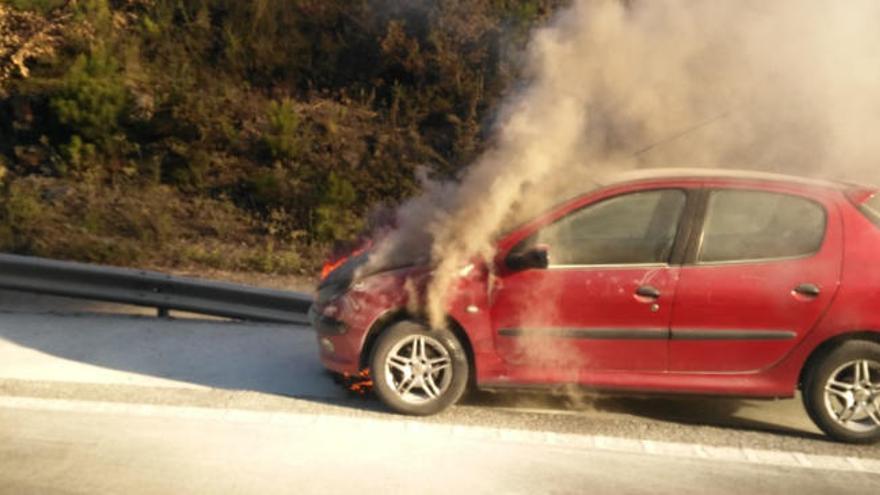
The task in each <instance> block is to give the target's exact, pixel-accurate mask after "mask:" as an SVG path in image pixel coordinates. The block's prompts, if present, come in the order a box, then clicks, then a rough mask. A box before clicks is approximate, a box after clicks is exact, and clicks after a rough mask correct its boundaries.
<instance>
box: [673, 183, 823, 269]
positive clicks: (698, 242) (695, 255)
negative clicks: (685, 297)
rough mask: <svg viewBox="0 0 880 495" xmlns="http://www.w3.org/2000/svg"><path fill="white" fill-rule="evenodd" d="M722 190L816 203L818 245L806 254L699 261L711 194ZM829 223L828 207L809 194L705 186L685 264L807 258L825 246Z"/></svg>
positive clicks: (700, 265)
mask: <svg viewBox="0 0 880 495" xmlns="http://www.w3.org/2000/svg"><path fill="white" fill-rule="evenodd" d="M724 191H738V192H750V193H763V194H775V195H778V196H790V197H793V198H798V199H801V200H803V201H807V202H810V203H813V204H814V205H817V206H818V207H819V208H820V209H821V211H822V214H823V223H822V238H821V242H819V246H818V247H817V248H816V250H814V251H812V252H810V253H807V254H798V255H791V256H775V257H770V258H749V259H741V260H727V261H701V260H700V253H701V252H702V250H703V241H704V239H705V233H706V225H707V223H708V221H709V203H710V201H711V199H712V195H713V194H715V193H718V192H724ZM829 223H830V213H829V211H828V207H827V206H826V205H825V204H823V203H822V202H821V201H818V200H816V199H815V198H811V197H809V196H805V195H802V194H797V193H793V192H788V191H778V190H773V189H762V188H759V187H748V186H746V187H737V186H727V187H725V186H712V187H705V188H703V190H702V195H701V200H700V206H699V218H697V219H695V225H696V230H695V232H694V239H693V241H692V245H691V246H690V248H689V249H688V255H687V260H688V262H687V264H688V265H691V266H699V267H704V266H705V267H711V266H727V265H745V264H752V265H754V264H765V263H777V262H780V261H796V260H803V259H809V258H813V257H816V256H818V255H819V254H820V253H821V252H822V250H823V249H824V248H825V245H826V243H827V242H828V227H829Z"/></svg>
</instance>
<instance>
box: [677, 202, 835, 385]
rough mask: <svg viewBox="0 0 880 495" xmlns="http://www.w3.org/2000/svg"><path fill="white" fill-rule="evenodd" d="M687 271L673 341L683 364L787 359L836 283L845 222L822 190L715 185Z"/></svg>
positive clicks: (720, 365) (739, 367)
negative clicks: (823, 194) (825, 197)
mask: <svg viewBox="0 0 880 495" xmlns="http://www.w3.org/2000/svg"><path fill="white" fill-rule="evenodd" d="M705 194H706V201H705V208H704V209H703V215H702V216H703V217H704V219H703V220H702V222H701V229H700V230H698V231H697V235H695V236H694V238H693V248H692V255H691V256H690V257H691V258H692V259H691V260H690V261H691V262H690V263H688V264H686V265H685V266H684V267H683V268H682V270H681V274H680V279H679V284H678V290H677V294H676V302H675V308H674V310H673V319H672V332H671V340H670V343H669V368H670V371H673V372H676V371H679V372H746V371H753V370H759V369H762V368H765V367H768V366H771V365H772V364H773V363H775V362H777V361H779V360H780V359H782V357H783V356H785V354H786V353H787V352H789V351H790V350H791V349H792V348H793V347H794V346H795V345H797V343H798V342H800V341H801V340H802V339H803V337H804V336H805V335H806V334H807V332H809V331H810V330H811V329H812V328H813V326H814V325H815V324H816V323H817V321H818V319H819V318H820V317H821V315H822V314H823V312H824V311H825V309H826V308H827V307H828V305H829V303H830V301H831V300H832V298H833V297H834V294H835V291H836V290H837V285H838V278H839V275H840V264H841V255H842V254H841V244H842V234H841V225H840V220H839V217H838V212H837V209H836V205H835V204H834V202H833V201H831V200H828V199H823V198H822V197H821V195H818V196H816V195H808V194H805V193H801V192H799V191H798V190H797V189H792V190H787V189H785V188H782V187H781V186H778V187H776V186H774V187H771V186H763V187H759V186H749V187H746V186H740V187H734V186H729V187H713V188H711V189H709V190H707V191H706V193H705Z"/></svg>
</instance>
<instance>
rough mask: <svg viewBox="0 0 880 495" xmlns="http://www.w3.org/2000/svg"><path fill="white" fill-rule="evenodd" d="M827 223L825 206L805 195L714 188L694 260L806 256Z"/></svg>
mask: <svg viewBox="0 0 880 495" xmlns="http://www.w3.org/2000/svg"><path fill="white" fill-rule="evenodd" d="M825 224H826V214H825V208H823V207H822V206H821V205H820V204H818V203H816V202H814V201H811V200H809V199H806V198H802V197H799V196H792V195H788V194H778V193H770V192H763V191H745V190H720V191H713V192H712V193H711V195H710V196H709V205H708V209H707V211H706V219H705V222H704V224H703V237H702V241H701V243H700V251H699V256H698V261H699V262H701V263H719V262H735V261H752V260H767V259H779V258H794V257H801V256H808V255H811V254H813V253H816V252H818V251H819V248H821V246H822V241H823V239H824V238H825Z"/></svg>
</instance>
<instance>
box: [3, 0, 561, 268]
mask: <svg viewBox="0 0 880 495" xmlns="http://www.w3.org/2000/svg"><path fill="white" fill-rule="evenodd" d="M563 3H565V2H564V0H443V1H432V2H429V1H426V0H424V1H418V0H412V1H400V0H254V1H248V2H239V1H236V0H187V1H178V0H112V1H111V0H79V1H73V0H66V1H65V0H4V2H3V3H2V4H0V251H7V252H16V253H22V254H33V255H40V256H49V257H53V258H64V259H76V260H85V261H96V262H102V263H110V264H118V265H133V266H150V267H160V268H176V269H180V268H186V269H192V268H194V267H195V268H199V267H203V268H205V269H219V270H240V271H258V272H266V273H279V274H282V273H283V274H297V273H311V272H313V270H314V269H315V264H316V263H317V262H319V261H320V260H322V259H323V258H324V256H325V255H326V253H327V251H328V250H329V249H331V246H333V245H334V244H338V243H339V242H344V241H346V240H350V239H352V238H354V237H355V236H356V235H357V233H358V232H359V231H360V230H361V229H363V228H364V226H365V223H366V220H365V219H366V218H367V217H368V216H369V213H370V212H371V211H374V210H375V209H376V208H377V207H379V206H380V205H383V204H384V205H394V204H396V203H397V202H399V201H400V200H401V199H402V198H406V197H408V196H411V195H412V194H414V193H415V192H416V191H418V189H419V182H418V178H417V177H418V174H419V173H421V172H420V171H421V170H425V171H426V172H427V173H428V174H429V175H431V176H435V177H442V178H451V177H455V176H456V174H457V173H458V172H459V171H460V170H462V168H463V167H465V166H466V165H467V164H468V163H469V162H470V161H471V160H472V159H473V158H474V157H475V156H476V155H477V154H478V153H479V152H480V151H481V149H482V148H483V147H484V143H485V142H486V139H487V137H488V136H487V132H488V129H489V126H490V124H491V122H492V116H493V111H494V110H495V109H497V107H498V103H499V101H500V100H501V98H503V97H504V96H505V95H506V94H509V93H510V92H512V91H514V90H515V89H516V88H515V81H517V80H518V78H520V76H521V75H520V74H519V73H518V69H519V67H521V63H520V61H519V59H520V56H521V53H522V49H523V48H524V45H525V43H526V40H527V35H528V32H529V30H530V29H532V28H533V27H535V26H536V25H539V24H540V23H542V22H544V21H546V20H547V18H548V17H549V16H551V15H552V13H553V12H554V10H556V9H557V8H558V7H559V6H560V5H561V4H563Z"/></svg>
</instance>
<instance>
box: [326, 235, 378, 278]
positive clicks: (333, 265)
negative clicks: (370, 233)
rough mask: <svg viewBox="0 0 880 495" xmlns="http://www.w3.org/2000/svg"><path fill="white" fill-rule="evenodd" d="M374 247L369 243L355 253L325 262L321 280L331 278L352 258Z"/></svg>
mask: <svg viewBox="0 0 880 495" xmlns="http://www.w3.org/2000/svg"><path fill="white" fill-rule="evenodd" d="M372 245H373V243H372V241H367V242H366V243H365V244H364V245H362V246H361V247H359V248H357V249H355V250H354V251H352V252H350V253H349V254H347V255H344V256H342V257H340V258H337V259H336V260H332V261H327V262H325V263H324V266H322V267H321V280H324V279H326V278H327V277H328V276H330V274H331V273H333V270H335V269H337V268H339V267H340V266H342V265H344V264H345V262H346V261H348V260H350V259H351V258H353V257H355V256H357V255H359V254H363V253H364V252H365V251H366V250H367V249H369V248H370V246H372Z"/></svg>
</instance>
